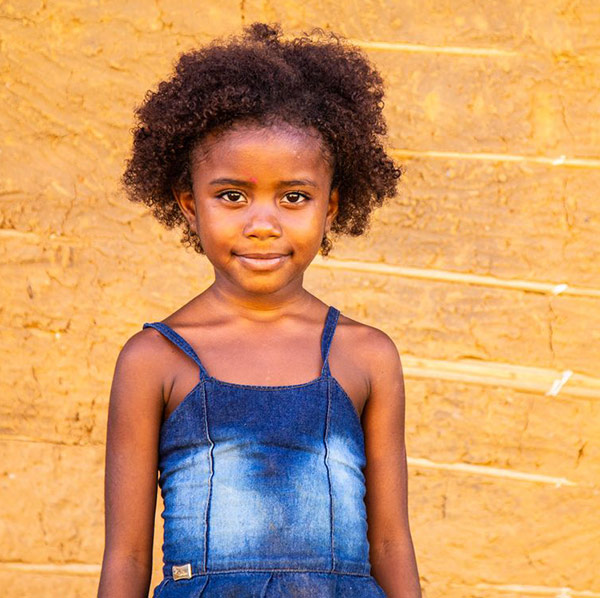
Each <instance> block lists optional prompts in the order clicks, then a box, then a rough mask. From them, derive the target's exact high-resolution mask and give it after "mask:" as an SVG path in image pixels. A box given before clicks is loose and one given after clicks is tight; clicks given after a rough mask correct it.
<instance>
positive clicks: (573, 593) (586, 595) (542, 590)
mask: <svg viewBox="0 0 600 598" xmlns="http://www.w3.org/2000/svg"><path fill="white" fill-rule="evenodd" d="M452 585H455V584H452ZM468 587H469V588H475V589H478V590H494V591H496V592H510V593H511V594H528V595H530V596H554V597H555V598H600V592H593V591H591V590H573V589H572V588H569V587H566V586H565V587H549V586H530V585H522V584H492V583H478V584H474V585H472V586H468Z"/></svg>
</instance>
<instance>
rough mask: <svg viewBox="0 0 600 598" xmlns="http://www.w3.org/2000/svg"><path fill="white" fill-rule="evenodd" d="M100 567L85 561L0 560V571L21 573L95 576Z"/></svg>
mask: <svg viewBox="0 0 600 598" xmlns="http://www.w3.org/2000/svg"><path fill="white" fill-rule="evenodd" d="M100 569H101V567H100V565H88V564H85V563H17V562H7V561H5V562H2V561H0V570H1V571H17V572H21V573H22V572H27V573H42V574H44V573H45V574H49V575H73V576H76V577H90V576H91V577H96V576H97V575H99V574H100Z"/></svg>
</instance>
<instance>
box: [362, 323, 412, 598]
mask: <svg viewBox="0 0 600 598" xmlns="http://www.w3.org/2000/svg"><path fill="white" fill-rule="evenodd" d="M370 336H371V338H370V342H369V351H368V354H369V358H368V362H369V363H370V364H371V365H370V369H371V376H370V386H371V389H370V395H369V399H368V401H367V403H366V405H365V407H364V410H363V414H362V423H363V430H364V433H365V452H366V457H367V465H366V467H365V477H366V485H367V494H366V497H365V502H366V505H367V521H368V538H369V544H370V560H371V573H372V575H373V577H375V579H376V580H377V582H378V583H379V585H380V586H381V587H382V588H383V590H384V591H385V593H386V594H387V596H388V598H420V597H421V587H420V583H419V573H418V570H417V562H416V557H415V551H414V547H413V542H412V537H411V533H410V527H409V519H408V488H407V477H408V476H407V465H406V446H405V438H404V418H405V396H404V377H403V373H402V365H401V362H400V356H399V355H398V350H397V348H396V345H395V344H394V342H393V341H392V339H391V338H390V337H388V336H387V335H386V334H385V333H383V332H381V331H373V333H372V334H371V335H370Z"/></svg>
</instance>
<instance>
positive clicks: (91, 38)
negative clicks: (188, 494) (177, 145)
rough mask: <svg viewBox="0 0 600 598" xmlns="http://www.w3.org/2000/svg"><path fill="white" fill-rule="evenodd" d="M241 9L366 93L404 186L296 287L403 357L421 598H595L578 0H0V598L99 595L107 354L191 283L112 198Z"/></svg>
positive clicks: (599, 357)
mask: <svg viewBox="0 0 600 598" xmlns="http://www.w3.org/2000/svg"><path fill="white" fill-rule="evenodd" d="M254 20H267V21H269V20H279V21H281V22H282V24H283V26H284V28H285V29H286V30H287V31H289V32H291V33H294V32H299V31H302V30H305V29H307V28H309V27H311V26H313V25H318V26H322V27H325V28H333V29H336V30H337V31H339V32H340V33H342V34H344V35H346V36H348V37H349V38H351V39H352V40H354V41H356V42H357V43H360V44H362V45H364V47H365V49H366V51H367V52H368V54H369V56H370V57H371V58H372V60H373V61H374V62H375V63H376V64H377V65H378V66H379V67H380V69H381V72H382V74H383V76H384V78H385V80H386V83H387V86H388V98H387V102H386V108H385V110H386V113H387V117H388V119H389V124H390V144H391V147H393V148H394V151H395V153H396V156H397V157H398V159H399V161H400V162H402V163H403V164H405V165H406V167H407V173H406V176H405V178H404V182H403V183H402V187H401V193H400V194H399V196H398V197H397V198H396V199H395V200H394V201H392V202H391V203H390V205H389V206H388V207H386V208H385V209H383V210H381V211H380V212H379V213H378V214H377V215H376V217H375V220H374V223H373V227H372V230H371V233H370V234H369V235H368V236H366V237H364V238H361V239H351V238H350V239H342V240H340V241H339V242H338V244H337V246H336V247H335V249H334V250H333V251H332V253H331V254H330V258H329V259H327V260H325V261H322V262H321V263H315V264H314V265H313V266H311V267H310V269H309V271H308V272H307V276H306V282H307V286H308V288H309V289H310V290H312V291H313V292H315V293H316V294H318V295H319V296H321V297H322V298H323V299H324V300H325V301H327V302H329V303H331V304H334V305H336V307H338V308H339V309H341V310H342V311H343V312H344V313H346V314H348V315H349V316H351V317H355V318H358V319H360V320H362V321H364V322H367V323H370V324H373V325H375V326H377V327H380V328H383V329H384V330H386V331H387V332H388V333H389V334H391V335H392V337H393V338H394V339H395V341H396V343H397V346H398V348H399V350H400V352H401V355H402V360H403V365H404V371H405V376H406V391H407V401H408V404H407V415H406V416H407V426H406V430H407V446H408V454H409V473H410V479H409V492H410V511H411V521H412V530H413V536H414V541H415V548H416V551H417V557H418V563H419V569H420V573H421V577H422V584H423V589H424V594H425V596H427V597H429V598H433V597H440V598H441V597H444V598H465V597H467V598H469V597H476V596H477V597H486V598H513V597H516V596H573V597H576V596H589V597H597V596H600V518H599V516H598V511H599V508H600V493H599V488H600V487H599V482H598V480H599V479H600V367H599V366H600V332H599V331H600V268H599V258H600V249H599V246H600V245H599V243H598V240H599V239H600V200H599V189H600V126H599V124H598V123H599V122H600V99H599V98H600V45H599V44H598V39H599V36H600V3H598V1H597V0H581V1H576V2H573V1H569V0H529V1H526V2H524V3H523V2H521V1H517V0H503V1H492V0H489V1H485V2H484V1H482V0H480V1H477V0H462V1H461V0H458V1H454V2H447V1H438V0H425V1H424V0H406V1H402V2H400V1H396V2H393V1H384V0H380V1H375V0H367V1H364V2H340V1H339V0H335V1H334V0H326V1H323V0H321V1H317V0H302V1H300V0H286V1H282V2H270V1H269V0H266V1H259V0H242V2H241V3H240V2H239V1H238V0H235V1H233V0H220V1H219V2H197V1H191V0H158V1H156V2H154V1H152V2H150V1H147V2H143V1H142V0H131V1H128V2H123V1H122V0H121V1H118V2H117V1H114V0H110V1H104V2H99V1H96V2H83V1H80V2H74V1H69V0H56V1H50V2H47V1H46V2H43V1H41V0H39V1H35V0H30V1H25V0H18V1H17V0H12V1H11V0H8V1H4V2H2V3H0V36H1V37H0V44H1V46H0V72H1V77H2V83H3V84H2V85H1V86H0V103H1V105H2V110H0V135H1V138H0V139H1V152H0V179H1V180H0V209H1V220H0V240H1V250H0V251H1V264H2V265H1V268H2V278H1V295H0V300H1V305H2V309H1V311H0V324H1V326H2V343H0V352H1V353H0V362H1V364H2V365H1V368H2V369H1V375H0V409H1V413H0V417H1V420H0V421H1V425H0V454H1V456H2V459H1V460H0V503H1V504H2V509H1V512H0V588H2V590H1V592H2V594H3V595H5V596H11V598H20V597H22V596H41V595H43V596H47V597H48V598H51V597H52V596H57V597H58V596H60V597H61V598H71V597H75V596H93V595H95V592H96V588H97V584H98V576H99V568H100V562H101V558H102V550H103V540H104V537H103V533H104V527H103V525H104V521H103V467H104V440H105V434H106V413H107V403H108V395H109V388H110V380H111V377H112V373H113V368H114V363H115V359H116V357H117V354H118V352H119V349H120V347H121V346H122V344H123V343H124V342H125V340H126V339H127V338H128V337H129V336H131V335H132V334H133V333H135V332H136V331H137V330H139V329H140V327H141V325H142V323H143V322H146V321H153V320H159V319H162V318H163V317H165V316H166V315H167V314H168V313H170V312H171V311H172V310H174V309H175V308H176V307H178V306H180V305H181V304H183V303H184V302H185V301H186V300H188V299H189V298H191V297H192V296H194V295H195V294H197V293H198V292H199V291H200V290H201V289H203V288H204V287H205V286H206V285H207V284H209V282H210V280H211V271H210V268H209V267H208V266H207V262H206V261H205V258H203V257H201V256H197V255H196V254H193V253H192V252H190V251H186V250H185V249H183V248H182V247H180V246H179V243H178V239H179V234H178V233H177V232H174V231H165V230H163V229H162V228H161V227H160V225H159V224H158V223H156V222H155V221H154V220H153V219H152V217H151V216H150V215H149V214H147V213H146V212H145V210H144V209H142V208H141V207H140V206H137V205H133V204H130V203H129V202H127V201H126V200H125V199H124V197H123V194H122V192H121V191H120V190H119V188H118V179H119V176H120V174H121V172H122V169H123V166H124V159H125V157H126V155H127V153H128V150H129V146H130V141H131V140H130V132H129V129H130V128H131V126H132V125H133V107H134V105H135V104H137V103H138V102H139V101H141V99H142V98H143V95H144V93H145V91H146V90H147V89H149V88H151V87H154V85H155V84H156V83H157V82H158V81H159V80H160V79H161V78H163V77H165V76H167V75H168V73H169V72H170V68H171V64H172V62H173V61H174V60H175V58H176V57H177V55H178V53H179V52H181V51H183V50H186V49H188V48H190V47H192V46H194V45H196V44H201V43H204V42H206V41H208V40H209V39H211V38H212V37H213V36H214V35H217V34H226V33H230V32H236V31H239V29H240V27H241V25H242V24H244V23H246V24H247V23H250V22H252V21H254ZM567 285H568V286H567ZM564 372H567V374H566V376H565V378H563V373H564ZM569 372H571V373H572V375H570V377H569ZM561 379H562V380H563V381H564V382H565V383H564V385H562V386H560V384H559V385H558V386H557V385H554V386H553V383H554V382H555V381H557V380H558V381H560V380H561ZM565 380H566V381H565ZM552 389H553V390H552ZM160 507H161V505H160V503H159V509H158V511H157V524H158V525H157V540H156V542H155V545H156V550H155V575H154V577H153V580H152V583H153V585H154V584H156V583H158V581H159V575H160V543H161V538H160V533H161V529H160V517H159V515H160ZM563 587H566V588H571V590H570V591H566V590H564V591H561V588H563ZM586 592H590V593H586Z"/></svg>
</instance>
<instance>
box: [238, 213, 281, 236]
mask: <svg viewBox="0 0 600 598" xmlns="http://www.w3.org/2000/svg"><path fill="white" fill-rule="evenodd" d="M247 216H248V218H247V220H246V224H245V226H244V234H245V235H246V236H254V237H258V238H268V237H279V236H281V225H280V223H279V219H278V217H277V210H276V208H274V207H273V206H258V205H254V206H253V207H252V209H251V210H249V211H248V212H247Z"/></svg>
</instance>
